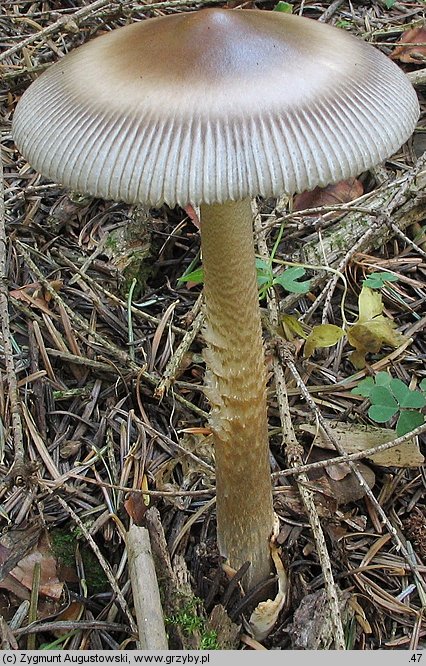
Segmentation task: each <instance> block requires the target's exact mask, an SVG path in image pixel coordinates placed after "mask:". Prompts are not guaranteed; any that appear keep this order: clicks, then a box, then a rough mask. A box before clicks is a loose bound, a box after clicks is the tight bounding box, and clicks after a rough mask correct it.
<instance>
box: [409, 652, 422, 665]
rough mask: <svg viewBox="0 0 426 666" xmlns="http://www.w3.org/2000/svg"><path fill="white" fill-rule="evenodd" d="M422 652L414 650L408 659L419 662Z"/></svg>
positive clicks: (413, 662)
mask: <svg viewBox="0 0 426 666" xmlns="http://www.w3.org/2000/svg"><path fill="white" fill-rule="evenodd" d="M422 656H423V655H422V653H421V652H415V653H414V654H413V655H411V658H410V661H411V663H412V664H419V663H420V661H421V659H422Z"/></svg>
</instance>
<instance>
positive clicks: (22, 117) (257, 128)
mask: <svg viewBox="0 0 426 666" xmlns="http://www.w3.org/2000/svg"><path fill="white" fill-rule="evenodd" d="M418 114H419V107H418V102H417V98H416V95H415V93H414V91H413V88H412V86H411V84H410V83H409V82H408V79H407V78H406V77H405V75H404V74H403V73H402V72H401V71H400V69H399V68H398V67H397V66H396V65H395V64H394V63H393V62H391V61H390V60H389V59H388V58H386V57H385V56H384V55H383V54H382V53H380V52H379V51H377V50H375V49H374V48H373V47H372V46H370V45H367V44H365V43H364V42H362V41H360V40H357V39H356V38H354V37H352V36H350V35H349V34H347V33H346V32H344V31H342V30H339V29H337V28H332V27H330V26H327V25H324V24H322V23H318V22H315V21H313V20H309V19H307V18H302V17H299V16H292V15H289V14H282V13H279V12H274V11H272V12H269V11H263V10H226V9H204V10H201V11H197V12H193V13H180V14H175V15H170V16H165V17H162V18H155V19H149V20H145V21H142V22H139V23H135V24H132V25H129V26H126V27H123V28H119V29H117V30H113V31H112V32H109V33H108V34H106V35H103V36H101V37H98V38H96V39H94V40H93V41H91V42H89V43H87V44H85V45H84V46H81V47H79V48H77V49H76V50H75V51H73V52H72V53H70V54H69V55H67V56H65V57H64V58H63V59H62V60H60V61H59V62H58V63H56V64H55V65H53V66H52V67H51V68H50V69H49V70H48V71H47V72H45V73H44V74H43V75H42V76H40V78H39V79H38V80H36V81H35V82H34V83H32V85H31V86H30V87H29V89H28V90H27V91H26V92H25V94H24V95H23V97H22V99H21V100H20V101H19V103H18V105H17V108H16V113H15V117H14V122H13V135H14V138H15V142H16V145H17V146H18V148H19V149H20V151H21V152H22V154H23V155H24V156H25V157H26V159H27V160H28V161H29V163H30V164H32V165H33V166H34V167H35V168H36V169H37V170H38V171H40V172H41V173H42V174H44V175H45V176H48V177H49V178H51V179H53V180H55V181H58V182H60V183H63V184H64V185H66V186H68V187H71V188H73V189H74V190H78V191H81V192H86V193H89V194H92V195H94V196H98V197H103V198H105V199H116V200H122V201H125V202H147V203H149V204H151V205H153V206H155V205H158V204H161V203H163V202H165V203H167V204H169V205H170V206H174V205H176V204H179V205H182V206H184V205H187V204H192V205H200V211H201V215H200V217H201V245H202V255H203V264H204V273H205V287H204V289H205V312H206V328H205V339H206V342H207V350H206V352H205V359H206V364H207V367H208V370H207V374H206V394H207V396H208V398H209V400H210V403H211V413H210V424H211V428H212V432H213V438H214V446H215V457H216V472H217V533H218V544H219V548H220V551H221V553H222V554H223V555H224V556H225V557H226V558H227V559H228V560H229V562H230V564H231V565H232V566H233V567H234V568H238V567H240V566H241V565H242V564H243V563H244V562H245V561H247V560H248V561H250V562H251V567H250V568H249V571H248V573H247V574H246V577H245V581H244V584H245V587H246V588H247V589H248V588H250V587H251V586H253V585H255V584H256V583H258V582H259V581H261V580H262V579H263V578H265V577H266V576H268V575H269V573H270V567H271V565H270V555H269V544H268V539H269V536H270V533H271V531H272V526H273V508H272V490H271V480H270V468H269V458H268V452H269V449H268V426H267V404H266V372H265V365H264V350H263V342H262V329H261V321H260V314H259V302H258V292H257V282H256V271H255V254H254V242H253V230H252V210H251V202H250V199H251V198H253V197H255V196H256V195H262V196H265V197H266V196H278V195H280V194H282V193H283V192H287V193H294V192H298V191H303V190H307V189H313V188H314V187H315V186H317V185H321V186H324V185H326V184H328V183H331V182H335V181H338V180H343V179H345V178H348V177H350V176H354V175H358V174H359V173H361V172H362V171H364V170H366V169H368V168H369V167H371V166H372V165H374V164H376V163H379V162H381V161H382V160H383V159H384V158H386V157H388V156H389V155H391V154H392V153H393V152H394V151H396V150H397V149H398V148H399V147H400V146H401V145H402V144H403V143H404V142H405V141H406V140H407V139H408V137H409V136H410V135H411V133H412V131H413V129H414V127H415V124H416V121H417V118H418Z"/></svg>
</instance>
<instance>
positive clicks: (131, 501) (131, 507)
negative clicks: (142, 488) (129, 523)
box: [124, 492, 148, 527]
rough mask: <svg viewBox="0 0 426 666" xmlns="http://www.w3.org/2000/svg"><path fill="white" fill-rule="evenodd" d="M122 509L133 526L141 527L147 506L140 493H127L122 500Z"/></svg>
mask: <svg viewBox="0 0 426 666" xmlns="http://www.w3.org/2000/svg"><path fill="white" fill-rule="evenodd" d="M145 497H146V495H145ZM124 508H125V509H126V511H127V513H128V515H129V516H130V518H131V519H132V520H133V522H134V523H135V525H138V526H139V527H140V526H141V525H143V523H144V517H145V514H146V511H147V508H148V506H147V504H146V503H145V501H144V499H143V496H142V495H141V494H140V493H135V492H133V493H129V494H128V496H127V497H126V499H125V500H124Z"/></svg>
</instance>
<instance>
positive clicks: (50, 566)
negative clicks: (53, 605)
mask: <svg viewBox="0 0 426 666" xmlns="http://www.w3.org/2000/svg"><path fill="white" fill-rule="evenodd" d="M36 563H40V567H41V573H40V594H42V595H43V596H45V597H50V598H52V599H59V598H60V597H61V595H62V589H63V583H61V582H60V581H59V579H58V576H57V572H56V565H57V562H56V558H55V557H54V555H53V554H52V551H51V548H50V542H49V538H48V536H47V532H44V533H42V535H41V537H40V540H39V542H38V544H37V546H36V547H35V548H34V549H33V551H32V552H31V553H29V554H28V555H26V556H25V557H23V558H22V559H21V560H20V562H19V563H18V565H17V566H16V567H15V568H14V569H12V571H11V572H10V576H12V577H13V578H15V579H16V580H17V581H18V582H19V583H20V584H21V585H23V586H24V587H26V588H27V589H28V590H31V588H32V584H33V574H34V567H35V565H36ZM0 585H1V583H0Z"/></svg>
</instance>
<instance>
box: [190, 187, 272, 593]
mask: <svg viewBox="0 0 426 666" xmlns="http://www.w3.org/2000/svg"><path fill="white" fill-rule="evenodd" d="M201 247H202V252H203V266H204V281H205V283H204V293H205V309H206V329H205V338H206V342H207V345H208V346H207V349H206V350H205V360H206V365H207V375H206V395H207V397H208V398H209V400H210V403H211V414H210V425H211V427H212V430H213V437H214V447H215V458H216V489H217V493H216V496H217V533H218V534H217V536H218V544H219V550H220V552H221V554H222V555H223V556H225V557H226V558H227V560H228V562H229V563H230V564H231V566H232V567H234V568H236V569H238V568H239V567H240V566H241V565H242V564H244V562H246V561H247V560H248V561H250V562H251V567H250V569H249V571H248V573H247V574H246V577H245V580H244V581H243V582H244V586H245V587H246V589H249V588H250V587H252V586H253V585H255V584H256V583H258V582H259V581H260V580H262V579H264V578H266V577H267V576H268V575H269V573H270V571H271V560H270V552H269V544H268V540H269V536H270V534H271V532H272V525H273V509H272V486H271V477H270V466H269V448H268V424H267V412H266V410H267V406H266V370H265V359H264V349H263V342H262V327H261V321H260V310H259V297H258V289H257V279H256V268H255V254H254V242H253V216H252V211H251V204H250V200H249V199H245V200H243V201H238V202H227V203H225V204H214V205H209V206H207V205H203V206H202V207H201Z"/></svg>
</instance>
